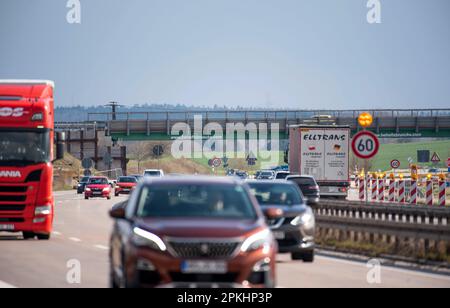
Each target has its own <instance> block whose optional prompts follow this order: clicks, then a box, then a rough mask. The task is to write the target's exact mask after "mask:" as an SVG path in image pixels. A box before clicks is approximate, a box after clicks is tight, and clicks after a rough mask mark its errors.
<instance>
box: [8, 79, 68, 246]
mask: <svg viewBox="0 0 450 308" xmlns="http://www.w3.org/2000/svg"><path fill="white" fill-rule="evenodd" d="M53 89H54V84H53V82H51V81H35V80H0V231H7V232H22V233H23V236H24V238H25V239H30V238H34V237H37V238H38V239H41V240H47V239H49V238H50V234H51V232H52V223H53V216H54V198H53V188H52V184H53V167H52V161H53V152H54V151H53V144H54V142H53V138H54V114H53ZM56 156H57V159H59V158H61V156H62V148H61V147H60V146H59V145H58V147H57V154H56Z"/></svg>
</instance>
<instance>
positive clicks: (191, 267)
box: [181, 261, 228, 274]
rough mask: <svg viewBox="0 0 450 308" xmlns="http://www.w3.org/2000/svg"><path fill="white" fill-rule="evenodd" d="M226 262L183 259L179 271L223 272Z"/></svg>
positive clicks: (225, 270) (188, 272) (189, 272)
mask: <svg viewBox="0 0 450 308" xmlns="http://www.w3.org/2000/svg"><path fill="white" fill-rule="evenodd" d="M227 271H228V268H227V263H226V262H222V261H183V262H182V263H181V272H182V273H186V274H224V273H226V272H227Z"/></svg>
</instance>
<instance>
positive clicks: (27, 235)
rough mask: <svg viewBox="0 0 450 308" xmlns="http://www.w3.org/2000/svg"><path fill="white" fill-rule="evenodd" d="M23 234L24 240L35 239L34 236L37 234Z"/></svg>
mask: <svg viewBox="0 0 450 308" xmlns="http://www.w3.org/2000/svg"><path fill="white" fill-rule="evenodd" d="M22 235H23V239H24V240H31V239H34V237H35V236H36V234H34V233H33V232H22Z"/></svg>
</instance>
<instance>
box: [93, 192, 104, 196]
mask: <svg viewBox="0 0 450 308" xmlns="http://www.w3.org/2000/svg"><path fill="white" fill-rule="evenodd" d="M101 194H102V193H101V192H100V191H94V193H93V195H94V196H100V195H101Z"/></svg>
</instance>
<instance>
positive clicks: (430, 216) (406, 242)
mask: <svg viewBox="0 0 450 308" xmlns="http://www.w3.org/2000/svg"><path fill="white" fill-rule="evenodd" d="M314 211H315V214H316V221H317V226H318V227H317V237H318V239H319V241H323V242H327V240H328V241H329V240H330V239H332V240H333V241H336V243H339V242H345V241H347V242H348V241H350V242H353V243H358V242H365V243H369V244H372V245H380V244H381V245H382V246H383V247H386V246H389V247H390V254H393V255H396V254H398V255H402V254H403V255H404V254H405V253H404V252H405V251H408V254H409V255H408V256H409V257H416V258H419V256H420V258H425V259H427V256H428V255H429V254H430V253H433V254H434V255H435V256H436V255H440V256H445V257H444V259H445V258H448V256H449V255H450V224H449V223H450V208H448V207H442V208H439V207H426V206H402V205H399V204H395V203H393V204H382V205H380V204H379V203H363V202H349V201H334V200H324V201H321V202H320V204H319V205H317V206H316V207H315V208H314ZM411 254H412V255H411ZM413 255H415V256H413ZM441 261H442V260H441Z"/></svg>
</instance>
